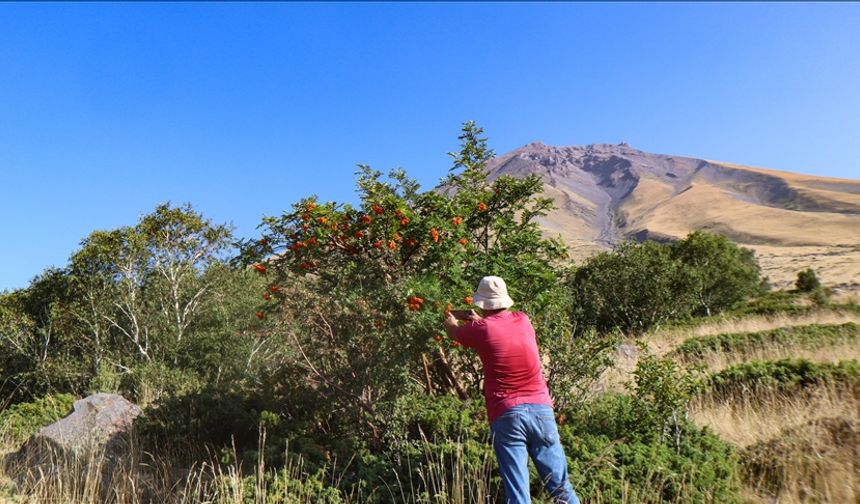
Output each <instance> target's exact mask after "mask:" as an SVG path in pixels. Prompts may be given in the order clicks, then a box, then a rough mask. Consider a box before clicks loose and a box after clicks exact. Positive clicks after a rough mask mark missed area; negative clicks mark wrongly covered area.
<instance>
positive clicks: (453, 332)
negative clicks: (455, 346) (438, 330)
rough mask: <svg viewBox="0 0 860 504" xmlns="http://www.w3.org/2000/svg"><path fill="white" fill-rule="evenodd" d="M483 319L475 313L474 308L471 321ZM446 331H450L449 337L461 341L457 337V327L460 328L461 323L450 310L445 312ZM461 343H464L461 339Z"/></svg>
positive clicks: (470, 315)
mask: <svg viewBox="0 0 860 504" xmlns="http://www.w3.org/2000/svg"><path fill="white" fill-rule="evenodd" d="M475 320H481V316H480V315H478V314H477V313H475V311H474V310H472V312H471V313H470V314H469V321H475ZM443 322H444V324H445V332H446V333H448V337H449V338H451V339H452V340H454V341H460V340H458V339H457V329H459V328H460V324H459V323H458V321H457V318H456V317H455V316H454V315H453V314H452V313H451V312H449V311H447V312H445V319H444V321H443ZM460 343H464V342H463V341H460Z"/></svg>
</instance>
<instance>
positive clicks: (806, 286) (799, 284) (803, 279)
mask: <svg viewBox="0 0 860 504" xmlns="http://www.w3.org/2000/svg"><path fill="white" fill-rule="evenodd" d="M794 287H795V288H796V289H797V290H798V291H799V292H814V291H816V290H818V289H820V288H821V281H820V280H819V279H818V275H816V274H815V270H813V269H812V268H806V269H805V270H803V271H798V272H797V281H796V282H794Z"/></svg>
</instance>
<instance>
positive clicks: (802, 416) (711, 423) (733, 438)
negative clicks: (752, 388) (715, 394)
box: [690, 386, 860, 447]
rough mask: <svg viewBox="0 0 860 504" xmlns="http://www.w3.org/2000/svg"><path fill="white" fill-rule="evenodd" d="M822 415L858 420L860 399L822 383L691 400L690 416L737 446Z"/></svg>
mask: <svg viewBox="0 0 860 504" xmlns="http://www.w3.org/2000/svg"><path fill="white" fill-rule="evenodd" d="M822 417H842V418H851V419H855V420H857V421H860V398H858V396H857V392H856V391H855V390H847V389H842V388H839V387H834V386H824V387H818V388H815V389H813V390H812V391H809V392H806V393H802V392H798V393H793V394H785V393H772V394H768V393H758V394H757V395H755V396H748V395H743V396H739V397H736V398H734V399H732V400H719V399H712V398H710V397H702V398H698V399H695V400H694V401H693V403H692V404H691V405H690V418H691V420H693V421H694V422H695V423H696V424H698V425H701V426H707V427H709V428H711V429H712V430H713V431H714V432H716V433H717V434H718V435H719V436H720V437H721V438H723V439H725V440H726V441H728V442H730V443H732V444H734V445H735V446H739V447H746V446H749V445H752V444H754V443H758V442H760V441H764V440H768V439H772V438H774V437H775V436H777V435H779V433H780V432H782V431H784V430H785V429H788V428H791V427H797V426H799V425H802V424H805V423H808V422H810V421H812V420H815V419H817V418H822Z"/></svg>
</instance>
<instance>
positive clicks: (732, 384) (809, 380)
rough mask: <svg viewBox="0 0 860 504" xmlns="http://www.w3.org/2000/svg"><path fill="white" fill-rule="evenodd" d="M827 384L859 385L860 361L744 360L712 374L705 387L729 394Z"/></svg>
mask: <svg viewBox="0 0 860 504" xmlns="http://www.w3.org/2000/svg"><path fill="white" fill-rule="evenodd" d="M824 383H836V384H840V385H847V386H857V385H858V384H860V363H858V362H857V361H856V360H850V361H841V362H839V363H837V364H831V363H823V364H816V363H813V362H810V361H808V360H806V359H797V360H792V359H781V360H777V361H753V362H745V363H743V364H738V365H736V366H732V367H729V368H726V369H724V370H722V371H719V372H717V373H715V374H712V375H711V376H710V377H709V378H708V380H707V387H706V390H707V391H708V392H709V393H712V394H717V395H726V394H733V393H737V392H744V391H748V390H753V391H755V390H760V389H765V388H767V389H776V390H792V389H797V388H805V387H810V386H814V385H821V384H824Z"/></svg>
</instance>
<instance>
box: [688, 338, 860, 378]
mask: <svg viewBox="0 0 860 504" xmlns="http://www.w3.org/2000/svg"><path fill="white" fill-rule="evenodd" d="M779 359H806V360H809V361H811V362H815V363H832V364H836V363H837V362H839V361H843V360H851V359H857V360H860V345H858V344H857V343H845V344H839V345H833V346H823V347H820V348H797V347H792V346H790V345H788V346H786V345H777V344H772V345H768V346H765V347H761V348H756V349H753V350H749V351H747V352H745V353H738V352H706V353H705V354H704V355H703V356H702V358H701V359H697V363H699V364H701V365H703V366H704V367H705V369H706V370H707V371H709V372H717V371H721V370H723V369H725V368H727V367H730V366H734V365H736V364H741V363H744V362H749V361H765V360H779Z"/></svg>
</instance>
